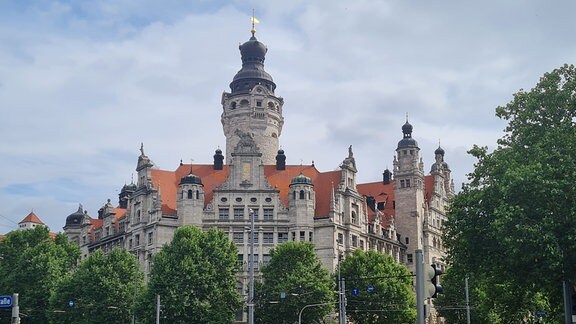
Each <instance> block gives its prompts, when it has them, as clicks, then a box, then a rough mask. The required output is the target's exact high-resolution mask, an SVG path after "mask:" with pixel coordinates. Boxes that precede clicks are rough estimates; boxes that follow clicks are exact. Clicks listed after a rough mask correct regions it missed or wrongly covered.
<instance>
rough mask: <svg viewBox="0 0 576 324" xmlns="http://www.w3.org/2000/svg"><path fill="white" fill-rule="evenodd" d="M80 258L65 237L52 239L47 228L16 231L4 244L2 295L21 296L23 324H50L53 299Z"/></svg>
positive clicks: (0, 253)
mask: <svg viewBox="0 0 576 324" xmlns="http://www.w3.org/2000/svg"><path fill="white" fill-rule="evenodd" d="M79 257H80V249H79V248H78V246H77V245H76V244H74V243H72V242H70V241H68V239H67V238H66V236H64V235H63V234H58V235H56V236H55V237H52V236H51V235H50V232H49V230H48V228H47V227H44V226H37V227H35V228H33V229H30V230H24V231H12V232H10V233H8V234H7V235H6V237H5V238H4V239H3V240H2V241H0V260H1V262H0V287H1V289H2V294H7V295H11V294H13V293H18V294H19V305H20V313H21V323H22V324H25V323H47V322H48V316H49V314H50V308H49V299H50V296H51V294H52V293H53V292H54V290H55V287H56V286H57V285H58V284H59V283H60V282H61V280H62V279H63V278H65V277H66V276H67V275H68V274H69V273H70V272H71V271H72V270H74V268H75V267H76V263H77V262H78V259H79ZM3 313H4V312H3Z"/></svg>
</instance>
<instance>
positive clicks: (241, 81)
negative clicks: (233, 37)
mask: <svg viewBox="0 0 576 324" xmlns="http://www.w3.org/2000/svg"><path fill="white" fill-rule="evenodd" d="M267 51H268V48H267V47H266V45H264V44H263V43H261V42H260V41H258V40H257V39H256V37H255V36H254V30H253V31H252V37H251V38H250V39H249V40H248V41H247V42H245V43H244V44H242V45H240V54H241V56H242V68H241V69H240V71H238V73H236V75H235V76H234V78H233V80H232V82H231V83H230V90H231V92H230V93H227V92H225V93H224V94H222V108H223V112H222V117H221V121H222V126H223V129H224V135H225V136H226V163H227V164H230V163H232V152H233V149H234V148H235V147H236V146H237V144H238V142H239V141H241V138H240V137H239V135H238V134H239V133H238V131H240V133H241V134H251V136H252V137H253V139H254V142H255V143H256V145H257V146H258V148H259V150H260V152H261V153H262V161H263V163H264V164H268V165H271V164H274V163H275V162H276V161H275V155H276V152H277V151H278V146H279V137H280V133H281V132H282V125H283V124H284V117H282V106H283V105H284V99H282V98H280V97H276V95H275V94H274V91H275V89H276V84H275V83H274V81H273V80H272V76H270V74H268V73H267V72H266V71H265V70H264V60H265V57H266V52H267Z"/></svg>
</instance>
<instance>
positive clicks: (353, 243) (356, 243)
mask: <svg viewBox="0 0 576 324" xmlns="http://www.w3.org/2000/svg"><path fill="white" fill-rule="evenodd" d="M352 246H353V247H357V246H358V237H357V236H356V235H352Z"/></svg>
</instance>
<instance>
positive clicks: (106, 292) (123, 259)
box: [51, 249, 144, 323]
mask: <svg viewBox="0 0 576 324" xmlns="http://www.w3.org/2000/svg"><path fill="white" fill-rule="evenodd" d="M138 267H139V265H138V262H137V260H136V257H135V256H134V255H132V254H131V253H129V252H127V251H126V250H123V249H113V250H112V251H111V252H110V253H109V254H107V255H105V254H104V253H102V251H100V250H98V251H96V252H95V253H92V254H90V256H88V258H86V259H85V260H83V261H82V263H81V264H80V265H79V266H78V269H77V270H76V271H74V272H73V273H72V274H71V275H70V276H68V277H67V278H66V279H64V280H63V281H62V282H61V284H60V285H58V288H57V289H56V293H55V294H54V295H53V296H52V299H51V305H52V309H53V310H54V312H53V315H52V316H51V318H52V322H53V323H129V322H130V321H131V319H132V315H133V314H134V312H133V311H134V302H135V296H136V294H137V293H138V292H139V291H140V290H141V289H142V288H143V286H144V275H143V274H142V272H141V271H138ZM70 301H73V302H74V306H73V307H69V302H70Z"/></svg>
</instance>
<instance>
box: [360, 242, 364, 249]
mask: <svg viewBox="0 0 576 324" xmlns="http://www.w3.org/2000/svg"><path fill="white" fill-rule="evenodd" d="M360 248H361V249H362V250H364V240H360Z"/></svg>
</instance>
